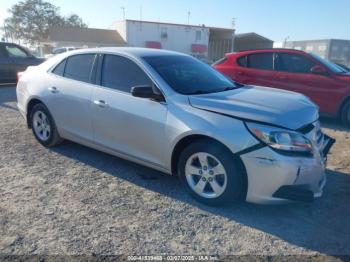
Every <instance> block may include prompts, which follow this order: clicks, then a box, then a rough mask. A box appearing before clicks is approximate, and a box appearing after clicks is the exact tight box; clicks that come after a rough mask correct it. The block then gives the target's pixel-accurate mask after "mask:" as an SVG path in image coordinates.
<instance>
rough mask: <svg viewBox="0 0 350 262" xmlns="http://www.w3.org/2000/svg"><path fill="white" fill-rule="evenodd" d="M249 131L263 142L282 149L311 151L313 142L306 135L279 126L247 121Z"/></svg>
mask: <svg viewBox="0 0 350 262" xmlns="http://www.w3.org/2000/svg"><path fill="white" fill-rule="evenodd" d="M246 125H247V128H248V129H249V131H250V132H251V133H252V134H253V135H254V136H255V137H256V138H257V139H258V140H260V141H261V142H263V143H265V144H266V145H268V146H270V147H272V148H274V149H277V150H282V151H289V152H299V153H311V152H312V144H311V142H310V140H309V139H308V138H306V137H305V136H304V135H302V134H300V133H297V132H294V131H291V130H286V129H282V128H278V127H273V126H267V125H261V124H256V123H249V122H248V123H246Z"/></svg>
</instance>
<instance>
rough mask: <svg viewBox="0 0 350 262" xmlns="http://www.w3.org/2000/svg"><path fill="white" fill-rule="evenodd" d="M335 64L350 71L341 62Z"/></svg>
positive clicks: (349, 69)
mask: <svg viewBox="0 0 350 262" xmlns="http://www.w3.org/2000/svg"><path fill="white" fill-rule="evenodd" d="M336 65H337V66H340V67H341V68H343V69H344V70H346V71H350V68H349V67H347V66H346V65H343V64H339V63H336Z"/></svg>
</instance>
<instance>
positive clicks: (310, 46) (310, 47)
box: [306, 45, 314, 51]
mask: <svg viewBox="0 0 350 262" xmlns="http://www.w3.org/2000/svg"><path fill="white" fill-rule="evenodd" d="M312 50H314V47H313V46H312V45H307V46H306V51H312Z"/></svg>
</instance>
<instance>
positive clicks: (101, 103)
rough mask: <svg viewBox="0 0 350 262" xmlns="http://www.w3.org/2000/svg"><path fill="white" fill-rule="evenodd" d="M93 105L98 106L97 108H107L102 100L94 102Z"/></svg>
mask: <svg viewBox="0 0 350 262" xmlns="http://www.w3.org/2000/svg"><path fill="white" fill-rule="evenodd" d="M94 104H95V105H98V106H99V107H107V106H108V104H107V103H106V102H105V101H103V100H95V101H94Z"/></svg>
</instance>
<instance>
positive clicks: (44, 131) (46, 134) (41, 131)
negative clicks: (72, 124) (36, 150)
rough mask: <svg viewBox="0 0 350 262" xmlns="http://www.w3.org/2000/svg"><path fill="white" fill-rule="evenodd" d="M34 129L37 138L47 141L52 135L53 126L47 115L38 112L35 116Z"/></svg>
mask: <svg viewBox="0 0 350 262" xmlns="http://www.w3.org/2000/svg"><path fill="white" fill-rule="evenodd" d="M33 128H34V132H35V134H36V136H37V137H38V138H39V139H40V140H41V141H44V142H45V141H47V140H48V139H49V138H50V135H51V125H50V121H49V118H48V117H47V115H46V114H45V113H44V112H42V111H40V110H38V111H36V112H35V113H34V115H33Z"/></svg>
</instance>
